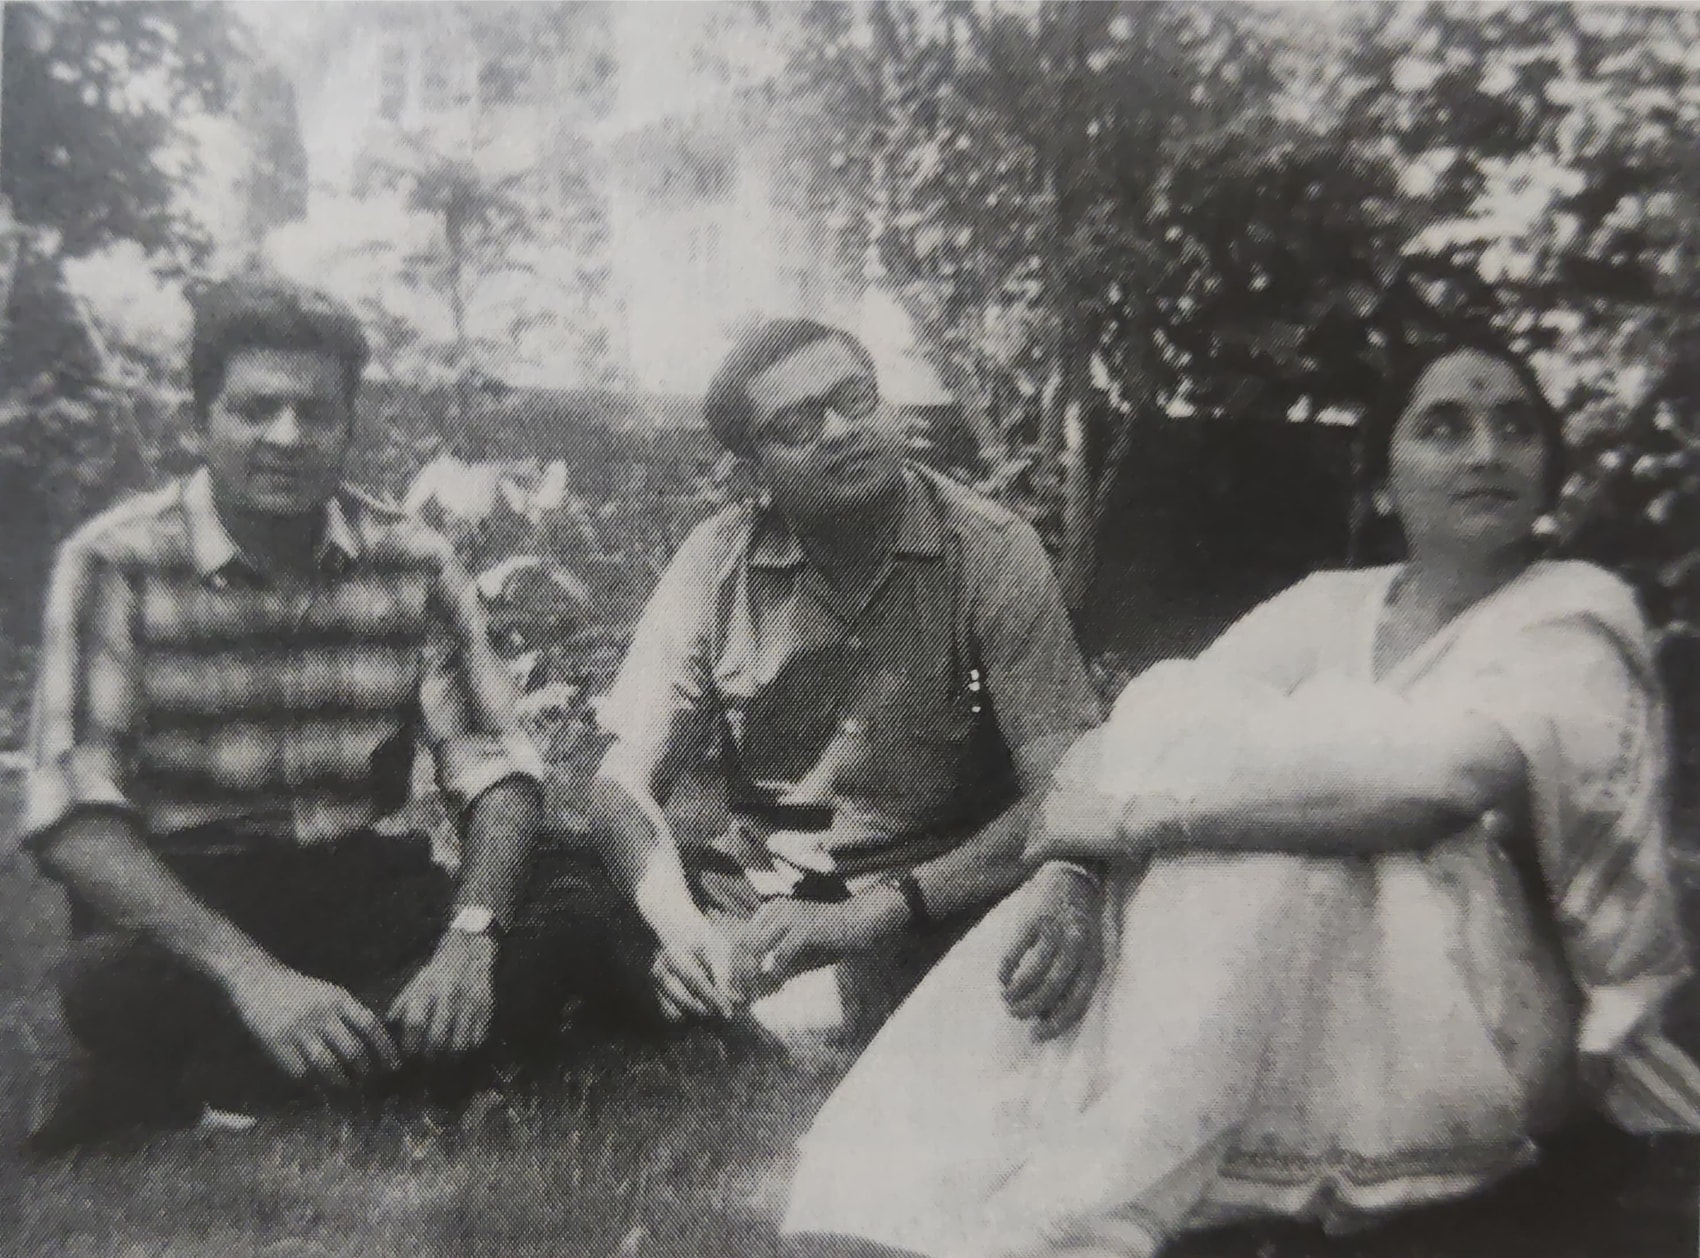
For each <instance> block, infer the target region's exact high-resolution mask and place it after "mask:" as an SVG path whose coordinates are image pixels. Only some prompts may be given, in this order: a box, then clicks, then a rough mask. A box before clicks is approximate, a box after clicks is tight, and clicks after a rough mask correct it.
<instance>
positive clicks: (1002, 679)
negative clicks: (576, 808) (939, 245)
mask: <svg viewBox="0 0 1700 1258" xmlns="http://www.w3.org/2000/svg"><path fill="white" fill-rule="evenodd" d="M902 511H903V514H902V519H901V523H900V527H899V529H898V533H897V538H896V542H895V544H894V545H893V547H892V553H891V555H890V556H889V559H888V562H887V567H886V570H885V572H884V574H883V577H882V578H881V580H880V581H879V583H878V585H877V586H876V587H875V589H874V590H873V592H872V594H871V595H870V596H869V597H868V599H867V601H866V603H865V604H864V605H863V606H860V607H856V606H850V605H847V604H846V603H845V602H844V601H843V599H842V597H841V596H840V594H839V593H838V592H837V591H836V590H835V589H834V587H833V586H832V585H831V583H830V582H828V581H827V580H826V579H825V578H824V577H823V576H822V574H821V573H820V571H819V570H818V569H817V568H816V567H815V566H814V565H812V564H811V563H810V562H809V560H808V557H807V555H806V554H805V553H804V551H803V548H802V546H801V545H800V544H799V543H798V541H797V538H796V537H795V535H794V534H792V532H791V531H790V530H789V528H788V527H787V526H786V523H785V521H784V519H783V518H782V517H781V516H780V515H779V513H778V512H776V511H774V510H771V509H760V508H755V507H750V506H739V507H732V508H728V509H727V510H725V511H723V512H721V513H720V514H718V515H716V516H714V517H713V518H711V519H709V520H708V521H706V522H704V523H703V524H702V525H700V526H699V527H698V528H697V529H696V530H695V531H694V532H693V533H692V534H691V536H690V537H689V538H687V539H686V541H685V543H684V545H683V546H682V547H680V549H679V552H678V553H677V554H676V555H675V556H674V558H673V561H672V563H671V565H670V566H669V567H668V569H667V571H666V573H665V574H664V575H663V576H662V578H661V581H660V583H659V584H658V586H657V587H656V590H655V592H654V594H653V595H652V596H651V598H650V601H649V605H648V606H647V608H646V609H645V611H644V614H643V616H642V618H641V620H640V622H639V624H638V627H637V631H636V634H635V636H634V639H633V642H632V645H631V648H630V650H629V651H628V653H627V656H626V659H625V661H624V663H623V665H622V667H621V670H620V674H619V676H618V678H617V679H616V681H615V684H614V686H613V688H612V690H611V691H610V692H609V694H608V695H607V696H606V697H605V698H604V700H603V701H602V704H601V706H600V719H601V721H602V724H603V725H604V727H605V728H606V729H607V730H608V731H609V732H611V733H612V734H613V735H614V737H615V743H614V745H613V747H612V748H611V749H610V751H609V753H608V759H607V760H606V761H605V763H604V767H603V772H604V774H605V775H607V776H610V777H614V778H616V779H620V780H626V781H643V782H648V781H654V782H659V783H663V784H665V783H669V782H672V781H676V780H678V779H679V777H680V776H681V775H682V774H686V773H689V772H690V771H691V770H693V769H694V768H696V767H699V766H703V765H705V764H706V765H707V766H708V768H709V773H708V777H709V778H711V779H718V781H719V784H720V785H723V786H724V787H725V788H726V791H727V794H728V796H729V797H730V798H729V800H728V803H729V804H730V807H731V809H732V810H733V811H734V812H736V811H737V810H738V809H739V808H740V807H742V806H746V805H747V806H753V807H757V808H760V807H762V806H763V805H764V804H767V803H774V804H778V805H782V806H784V807H786V808H790V809H792V810H796V809H799V808H800V809H810V808H814V809H816V810H817V811H819V812H820V813H822V814H823V824H826V825H830V827H831V828H832V829H833V830H834V831H837V832H839V834H840V836H841V837H844V838H846V839H847V840H848V841H850V842H851V843H852V844H858V843H859V844H862V845H864V846H866V847H867V848H868V849H869V850H870V851H871V850H875V849H878V848H880V847H882V846H884V847H885V848H886V850H887V851H888V852H889V853H890V857H889V864H890V865H901V864H909V863H914V861H915V860H916V859H924V858H925V857H924V856H919V855H918V854H917V852H916V851H915V849H914V848H913V847H910V848H909V849H908V851H907V853H905V841H906V840H909V839H914V838H918V837H919V838H922V839H924V840H931V842H926V843H924V844H923V846H924V847H925V848H926V849H927V852H928V854H936V849H937V847H939V846H940V845H941V843H942V845H943V846H946V847H948V846H949V845H952V844H953V843H954V842H960V841H963V840H965V839H966V838H968V837H969V835H970V833H971V832H972V831H973V830H974V829H977V828H978V827H979V826H981V825H983V824H985V822H987V821H989V820H990V819H991V817H992V816H995V815H996V813H998V812H1000V811H1002V809H1003V808H1004V807H1006V806H1007V805H1008V804H1009V803H1010V802H1012V801H1013V798H1014V796H1015V794H1016V793H1017V792H1018V791H1019V788H1020V783H1019V782H1018V781H1017V780H1014V779H1015V775H1014V774H1013V772H1012V770H1013V769H1015V768H1017V767H1020V766H1021V759H1022V755H1023V752H1024V750H1025V749H1028V748H1031V747H1034V746H1035V745H1037V744H1039V743H1040V742H1041V741H1045V740H1050V739H1053V738H1055V737H1056V736H1064V737H1072V736H1074V735H1076V734H1079V733H1081V732H1083V731H1084V730H1086V729H1089V728H1091V727H1092V726H1094V725H1096V724H1097V722H1098V720H1099V719H1100V715H1101V713H1100V709H1099V705H1098V701H1097V699H1096V697H1095V695H1094V693H1093V691H1092V689H1091V687H1090V685H1089V683H1088V681H1087V678H1086V674H1085V669H1084V667H1083V665H1082V663H1081V658H1080V653H1079V649H1078V648H1077V646H1076V645H1075V641H1074V637H1073V633H1072V631H1071V629H1070V627H1069V622H1068V618H1067V615H1066V613H1065V612H1064V609H1063V604H1062V600H1061V597H1060V595H1059V593H1058V589H1057V585H1056V581H1055V578H1054V576H1053V573H1052V569H1051V564H1050V559H1049V557H1048V556H1047V555H1046V554H1045V551H1044V549H1043V547H1042V546H1041V544H1040V542H1039V538H1038V536H1037V535H1036V534H1035V533H1034V531H1033V529H1032V528H1031V527H1030V526H1029V525H1028V524H1027V523H1026V522H1025V521H1023V520H1021V519H1020V518H1019V517H1017V516H1015V515H1014V514H1013V513H1011V512H1009V511H1007V510H1005V509H1004V508H1002V507H1000V506H997V505H996V504H994V503H992V502H990V501H988V500H987V499H985V498H982V497H980V496H979V495H977V494H974V493H972V492H971V491H969V490H967V489H965V488H963V487H962V486H960V485H958V484H956V483H954V482H952V481H948V480H946V479H944V478H942V477H938V476H934V475H932V474H931V473H927V472H923V471H921V470H920V469H915V468H911V469H909V470H908V471H907V472H906V476H905V498H904V503H903V508H902ZM1012 758H1013V763H1012ZM1045 768H1046V769H1047V770H1048V768H1049V765H1048V763H1047V764H1046V766H1045ZM663 789H666V788H665V786H664V787H663ZM662 802H663V803H664V804H665V803H666V801H662ZM828 816H829V817H830V821H827V820H826V817H828ZM676 830H677V827H676ZM681 838H682V840H683V839H684V838H685V836H681ZM873 863H874V864H878V863H880V862H879V860H878V858H877V857H876V858H875V860H874V862H873Z"/></svg>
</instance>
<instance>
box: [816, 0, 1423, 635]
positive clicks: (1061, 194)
mask: <svg viewBox="0 0 1700 1258" xmlns="http://www.w3.org/2000/svg"><path fill="white" fill-rule="evenodd" d="M811 12H812V16H813V19H814V21H815V22H816V23H817V25H818V26H819V27H820V28H821V30H822V31H823V32H824V35H825V37H824V38H820V39H817V40H816V41H813V42H814V48H813V50H810V51H805V52H804V53H802V54H801V55H800V57H799V61H798V66H797V74H798V76H799V78H800V79H801V80H803V81H811V80H812V81H819V82H823V83H825V84H827V85H828V86H827V89H826V90H827V92H828V93H829V94H830V96H831V97H832V99H833V100H834V103H835V108H834V110H833V112H835V113H836V114H837V116H839V117H841V118H843V119H845V120H846V125H845V126H844V128H843V131H842V136H841V148H840V156H839V158H838V162H837V165H838V169H839V173H840V180H839V183H838V187H839V188H840V190H841V192H842V195H844V196H845V198H846V199H847V200H848V201H849V202H850V203H851V205H852V206H853V207H854V210H855V211H857V212H852V213H850V214H848V215H847V216H846V219H847V230H848V231H850V232H851V233H853V234H859V236H860V238H861V240H862V241H863V242H865V246H864V247H866V248H868V249H870V251H871V252H872V253H873V254H874V255H875V256H876V257H877V258H878V260H879V263H880V265H881V267H882V268H883V269H884V270H885V271H887V272H888V273H890V274H891V275H893V276H896V277H898V280H899V283H900V284H901V285H902V287H903V289H904V292H905V295H906V296H907V298H908V299H909V301H910V303H911V304H912V305H913V306H914V307H915V308H916V309H917V311H918V312H919V314H920V317H921V322H922V324H923V326H924V327H925V328H926V329H927V331H928V332H929V333H930V339H931V341H932V343H933V345H934V346H935V348H936V349H937V350H938V351H939V352H940V353H941V356H942V357H943V358H944V359H945V360H946V362H945V370H946V374H947V376H948V377H949V378H951V379H952V382H953V383H954V384H956V385H957V387H958V388H965V389H966V391H968V392H969V393H970V394H972V395H976V396H975V398H974V402H973V403H972V406H973V408H974V409H976V410H977V411H979V412H980V413H981V414H982V416H983V418H982V421H981V423H980V424H979V427H980V428H981V429H982V431H985V432H996V433H1001V434H1002V435H1003V439H1004V442H1003V444H1004V445H1005V448H1004V449H1003V450H1000V451H994V453H995V454H999V455H1003V456H1007V457H1005V458H1003V459H1002V460H1001V467H1000V469H999V470H1000V472H1001V474H1002V476H1003V477H1004V479H1005V480H1008V479H1009V478H1011V477H1016V476H1025V477H1027V478H1029V482H1030V487H1031V488H1032V489H1035V490H1036V491H1037V493H1038V502H1039V504H1040V506H1041V508H1042V512H1043V513H1042V515H1041V523H1046V524H1049V525H1050V526H1051V527H1052V529H1053V530H1054V532H1055V533H1056V534H1057V535H1058V536H1059V540H1060V543H1061V549H1062V553H1063V575H1064V583H1065V587H1066V589H1067V590H1068V592H1069V594H1070V597H1071V600H1072V601H1074V602H1076V603H1079V602H1080V601H1081V600H1082V599H1083V598H1084V596H1085V593H1086V590H1087V587H1088V585H1089V584H1090V581H1091V578H1092V576H1093V573H1094V570H1095V559H1094V538H1095V533H1096V530H1097V526H1098V521H1099V519H1100V518H1101V516H1102V514H1103V512H1104V510H1105V507H1106V505H1107V504H1108V503H1109V502H1110V500H1111V498H1112V496H1113V491H1114V487H1115V481H1116V474H1117V469H1118V467H1119V466H1121V464H1122V463H1124V462H1125V460H1126V459H1127V458H1128V456H1129V451H1130V449H1131V446H1132V444H1133V442H1134V440H1135V439H1136V434H1137V433H1138V432H1139V431H1140V427H1141V424H1142V423H1145V422H1149V421H1150V419H1151V418H1152V417H1153V416H1156V415H1159V414H1165V413H1169V412H1171V411H1173V410H1175V409H1177V408H1179V409H1182V410H1186V411H1189V412H1194V413H1198V412H1202V413H1204V414H1216V413H1229V414H1238V413H1242V412H1245V411H1247V410H1251V409H1262V410H1263V411H1266V412H1268V413H1269V414H1271V415H1275V416H1277V417H1284V416H1285V415H1286V414H1287V412H1288V410H1289V409H1290V408H1291V407H1292V406H1293V405H1295V404H1296V403H1297V402H1298V401H1300V400H1301V399H1302V398H1305V397H1307V396H1310V397H1312V400H1313V401H1314V402H1315V404H1316V405H1318V406H1324V405H1328V404H1331V403H1332V402H1334V401H1336V400H1338V398H1339V397H1342V396H1356V395H1357V394H1358V393H1359V392H1361V386H1362V382H1361V380H1360V379H1358V378H1357V377H1355V376H1354V375H1353V373H1352V372H1351V371H1349V370H1348V371H1347V372H1345V373H1343V374H1342V375H1341V376H1340V377H1339V378H1336V377H1335V376H1334V374H1332V373H1331V370H1330V368H1331V366H1332V364H1334V363H1336V362H1338V361H1339V359H1338V357H1337V356H1336V355H1333V354H1328V353H1324V352H1323V350H1324V348H1325V347H1328V346H1330V345H1331V344H1332V343H1333V342H1335V341H1337V340H1338V338H1339V332H1340V328H1341V327H1342V326H1347V325H1348V322H1349V321H1348V320H1347V318H1346V312H1348V311H1352V310H1355V309H1359V308H1362V307H1364V306H1365V305H1366V303H1367V302H1369V301H1370V300H1371V299H1370V298H1368V297H1366V296H1365V294H1366V292H1369V293H1373V292H1374V291H1375V290H1374V286H1375V284H1376V281H1377V277H1378V276H1380V275H1383V274H1384V273H1385V272H1386V267H1385V265H1384V260H1385V258H1386V256H1387V254H1388V252H1389V250H1390V248H1395V247H1396V246H1395V245H1394V243H1393V238H1394V235H1395V229H1396V222H1395V221H1394V219H1393V216H1392V215H1391V214H1383V215H1378V214H1376V213H1373V212H1372V213H1370V214H1367V215H1366V214H1365V213H1363V211H1362V208H1361V207H1363V206H1364V205H1366V204H1368V205H1370V206H1385V205H1387V204H1388V203H1389V202H1390V200H1391V197H1392V193H1393V191H1394V189H1393V184H1392V174H1391V171H1390V170H1389V169H1388V167H1387V164H1386V163H1385V162H1378V161H1375V160H1364V159H1360V158H1358V157H1357V156H1355V155H1351V154H1346V153H1341V152H1339V151H1338V150H1336V149H1335V148H1333V147H1331V146H1330V144H1329V143H1328V139H1329V137H1328V135H1327V133H1326V130H1325V128H1323V127H1322V126H1321V125H1319V124H1318V122H1317V121H1316V120H1315V119H1314V118H1313V117H1311V116H1309V115H1307V114H1306V113H1305V112H1304V111H1301V110H1295V109H1293V108H1291V104H1292V102H1291V101H1290V100H1288V99H1286V98H1285V97H1284V96H1283V92H1284V90H1285V89H1286V87H1287V83H1286V82H1285V80H1284V79H1283V77H1282V76H1281V75H1280V74H1279V73H1277V64H1278V61H1279V57H1278V55H1277V54H1280V53H1283V52H1286V53H1287V55H1289V56H1291V55H1292V54H1291V50H1290V47H1289V45H1291V46H1298V44H1299V42H1300V41H1298V39H1297V36H1298V34H1299V32H1296V31H1293V30H1292V29H1291V28H1290V27H1283V26H1281V25H1280V24H1279V23H1278V22H1277V21H1276V20H1275V19H1274V18H1273V17H1271V16H1270V15H1268V14H1266V13H1263V12H1261V11H1257V10H1251V9H1242V8H1240V7H1238V6H1209V5H1173V4H1127V5H1118V4H1104V5H1098V4H1077V3H1052V4H1043V5H1037V6H1030V7H1022V8H1013V7H1007V6H1000V5H991V4H978V3H969V2H965V0H951V2H947V3H941V4H936V5H932V6H925V7H923V6H909V5H905V6H893V5H883V4H882V5H874V6H871V7H870V8H869V9H868V10H867V14H868V18H867V22H868V26H869V28H870V29H869V30H867V31H865V32H864V31H859V30H858V29H857V28H856V26H855V23H854V21H852V20H849V19H847V18H846V16H845V15H844V14H843V13H842V12H840V11H838V10H836V9H835V8H833V7H831V6H818V7H816V8H814V9H813V10H812V11H811ZM1249 206H1256V207H1257V213H1256V214H1255V215H1250V214H1248V213H1247V207H1249ZM1289 227H1291V228H1293V230H1289ZM1228 316H1232V317H1228ZM1351 326H1355V325H1351ZM996 412H1003V413H1001V414H1000V413H996ZM1047 507H1048V508H1049V510H1048V511H1043V509H1044V508H1047Z"/></svg>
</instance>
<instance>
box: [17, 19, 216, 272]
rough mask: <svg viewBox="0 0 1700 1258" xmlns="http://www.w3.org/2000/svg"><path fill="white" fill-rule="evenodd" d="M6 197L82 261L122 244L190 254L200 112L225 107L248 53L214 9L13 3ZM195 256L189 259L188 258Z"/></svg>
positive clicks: (28, 222)
mask: <svg viewBox="0 0 1700 1258" xmlns="http://www.w3.org/2000/svg"><path fill="white" fill-rule="evenodd" d="M3 12H4V21H5V24H6V25H5V37H4V50H5V64H4V67H3V71H0V158H3V159H4V165H3V166H0V193H3V194H4V195H5V196H6V197H7V199H8V200H10V202H11V204H12V212H13V213H14V214H15V215H16V216H17V218H18V220H19V221H20V222H22V223H23V224H24V225H25V226H26V227H30V228H33V229H36V230H37V231H39V232H43V233H47V234H49V235H50V236H51V238H52V242H53V250H54V251H55V252H58V253H63V254H65V255H68V256H71V257H77V256H80V255H82V254H85V253H88V252H91V251H92V250H94V249H98V248H100V247H102V246H104V245H108V244H112V243H114V242H116V241H120V240H130V241H135V242H136V243H137V244H140V245H141V246H143V247H144V248H145V249H147V250H149V251H150V252H158V253H169V254H173V255H188V254H190V253H192V246H193V245H194V244H195V243H196V233H195V230H194V227H193V224H192V222H191V220H190V219H189V218H188V217H187V216H186V215H185V213H184V212H183V207H182V205H181V204H180V202H179V200H178V197H177V193H178V191H179V189H180V187H181V186H182V182H183V180H184V178H185V176H186V175H187V174H188V172H189V170H190V163H191V162H192V160H193V158H192V153H191V151H189V150H188V149H186V148H183V147H181V146H180V145H179V144H178V139H179V130H178V124H179V122H180V121H181V119H182V118H183V116H184V115H185V114H187V113H192V112H195V111H201V110H214V109H217V108H220V107H222V105H223V104H224V101H225V99H226V92H227V87H228V82H227V74H228V72H229V70H230V69H231V68H232V66H233V64H235V63H237V62H238V61H239V58H240V53H239V51H238V43H237V38H236V35H235V32H234V28H233V26H232V25H231V23H230V21H229V18H228V15H227V14H225V13H224V12H223V11H222V10H221V8H220V7H219V6H217V5H213V4H192V3H181V4H157V3H156V4H149V3H135V4H98V3H87V2H77V3H65V4H27V3H13V4H7V5H6V6H5V8H4V11H3ZM184 260H187V257H186V256H185V257H184Z"/></svg>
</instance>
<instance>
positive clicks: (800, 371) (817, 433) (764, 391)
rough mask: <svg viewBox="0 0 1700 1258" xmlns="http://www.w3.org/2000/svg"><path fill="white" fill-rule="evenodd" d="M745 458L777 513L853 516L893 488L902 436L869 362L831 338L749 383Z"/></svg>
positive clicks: (899, 465)
mask: <svg viewBox="0 0 1700 1258" xmlns="http://www.w3.org/2000/svg"><path fill="white" fill-rule="evenodd" d="M745 393H746V396H748V397H749V399H750V406H751V410H752V412H753V416H752V420H751V423H750V446H751V449H750V454H751V458H752V460H753V462H754V463H755V466H756V470H757V472H759V473H760V475H761V478H762V480H763V481H764V482H765V483H766V485H767V487H768V490H769V491H770V492H771V493H772V494H773V500H774V502H775V503H776V504H777V505H778V506H779V508H780V510H782V511H786V510H789V511H797V512H801V513H803V514H808V515H820V514H823V513H826V514H833V513H837V512H841V511H850V510H854V509H855V508H857V507H859V506H861V505H863V504H865V503H867V502H870V501H872V500H873V499H875V498H876V497H877V496H878V495H880V494H882V493H884V492H886V491H888V490H890V489H891V488H892V487H893V486H894V485H896V484H897V483H898V481H899V479H900V478H901V476H902V474H903V430H902V428H901V426H900V425H899V423H898V422H897V418H896V416H894V415H893V414H892V412H891V410H890V408H889V407H887V406H885V405H884V404H882V403H881V401H880V396H879V387H878V385H877V383H876V382H875V380H874V375H873V371H872V369H871V368H870V367H869V365H868V363H867V360H866V359H865V358H863V357H862V355H860V354H858V353H857V352H856V350H855V349H854V348H853V347H852V346H851V345H849V344H848V343H847V342H845V341H843V340H840V339H837V338H834V339H831V340H825V341H816V342H815V343H814V344H812V345H805V346H804V347H803V348H802V349H800V350H798V351H797V352H796V353H795V354H792V355H791V356H790V357H788V358H784V359H781V360H780V361H779V362H777V363H775V364H774V365H773V366H771V367H769V368H768V369H767V370H766V371H764V372H762V373H761V374H759V375H757V376H755V377H753V378H752V379H751V380H750V383H749V385H748V386H747V387H746V389H745Z"/></svg>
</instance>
